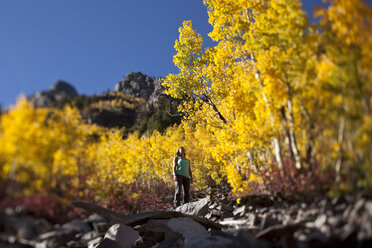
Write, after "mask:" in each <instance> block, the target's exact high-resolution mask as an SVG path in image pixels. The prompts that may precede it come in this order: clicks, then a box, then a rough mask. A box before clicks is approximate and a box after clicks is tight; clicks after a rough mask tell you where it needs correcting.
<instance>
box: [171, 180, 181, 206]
mask: <svg viewBox="0 0 372 248" xmlns="http://www.w3.org/2000/svg"><path fill="white" fill-rule="evenodd" d="M176 178H177V181H176V182H175V183H176V185H175V186H176V188H175V192H174V200H173V205H174V206H175V207H178V206H179V205H181V187H182V177H181V176H176Z"/></svg>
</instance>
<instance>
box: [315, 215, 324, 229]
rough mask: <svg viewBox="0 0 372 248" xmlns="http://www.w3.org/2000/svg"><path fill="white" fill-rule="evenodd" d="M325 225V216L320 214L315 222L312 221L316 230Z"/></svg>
mask: <svg viewBox="0 0 372 248" xmlns="http://www.w3.org/2000/svg"><path fill="white" fill-rule="evenodd" d="M326 223H327V215H325V214H321V215H319V216H318V217H317V218H316V220H315V221H314V226H315V227H317V228H321V227H322V226H324V225H325V224H326Z"/></svg>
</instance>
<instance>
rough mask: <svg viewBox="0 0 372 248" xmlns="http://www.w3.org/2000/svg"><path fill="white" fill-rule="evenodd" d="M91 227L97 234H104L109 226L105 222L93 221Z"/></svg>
mask: <svg viewBox="0 0 372 248" xmlns="http://www.w3.org/2000/svg"><path fill="white" fill-rule="evenodd" d="M93 228H94V230H95V231H96V232H97V233H98V234H105V233H106V232H107V230H108V228H109V227H108V224H107V223H106V222H98V223H96V222H93Z"/></svg>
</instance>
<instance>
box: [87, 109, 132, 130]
mask: <svg viewBox="0 0 372 248" xmlns="http://www.w3.org/2000/svg"><path fill="white" fill-rule="evenodd" d="M135 116H136V112H135V111H134V110H133V109H129V108H121V109H111V108H98V107H91V108H88V109H86V110H84V112H83V113H82V117H83V118H84V119H86V120H87V122H88V123H90V124H93V123H94V124H97V125H99V126H103V127H118V128H119V127H126V128H129V127H131V126H132V125H133V124H134V123H135Z"/></svg>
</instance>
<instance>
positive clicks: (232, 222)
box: [219, 218, 250, 228]
mask: <svg viewBox="0 0 372 248" xmlns="http://www.w3.org/2000/svg"><path fill="white" fill-rule="evenodd" d="M219 223H220V224H222V225H225V226H230V227H235V228H239V227H241V226H247V225H248V224H249V223H250V221H249V219H248V218H243V219H242V218H240V219H237V220H236V219H234V218H226V219H224V220H221V221H219Z"/></svg>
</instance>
